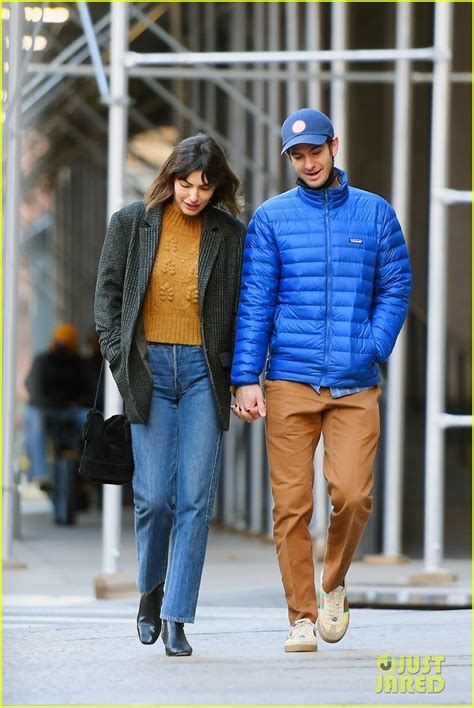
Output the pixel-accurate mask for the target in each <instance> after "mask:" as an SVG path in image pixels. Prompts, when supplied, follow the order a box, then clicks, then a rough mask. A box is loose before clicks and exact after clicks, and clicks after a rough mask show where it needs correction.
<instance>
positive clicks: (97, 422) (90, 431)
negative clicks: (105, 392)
mask: <svg viewBox="0 0 474 708" xmlns="http://www.w3.org/2000/svg"><path fill="white" fill-rule="evenodd" d="M103 370H104V360H102V366H101V368H100V374H99V382H98V384H97V391H96V394H95V400H94V407H93V408H92V410H90V411H89V413H88V414H87V419H86V422H85V423H84V425H83V427H82V431H81V440H82V442H83V445H84V446H83V449H82V455H81V460H80V463H79V474H80V475H81V477H83V478H84V479H85V480H87V481H88V482H96V483H97V484H127V483H128V482H131V480H132V477H133V469H134V463H133V453H132V435H131V430H130V422H129V421H128V420H127V417H126V416H125V415H113V416H112V417H111V418H107V420H104V416H103V415H102V413H101V412H100V411H99V410H97V407H96V406H97V398H98V395H99V389H100V382H101V380H102V372H103Z"/></svg>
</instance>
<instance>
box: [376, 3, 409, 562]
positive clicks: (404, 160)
mask: <svg viewBox="0 0 474 708" xmlns="http://www.w3.org/2000/svg"><path fill="white" fill-rule="evenodd" d="M412 19H413V7H412V5H411V4H410V3H397V29H396V45H397V49H408V48H409V47H410V44H411V34H412ZM410 75H411V66H410V61H409V60H408V59H398V60H397V62H396V66H395V83H394V98H393V101H394V108H393V158H392V165H393V167H392V203H393V206H394V208H395V211H396V213H397V216H398V219H399V221H400V223H401V226H402V228H403V231H404V233H405V238H406V241H407V243H408V241H409V238H408V233H407V228H408V220H409V212H408V210H409V194H410V179H409V175H410V137H411V136H410V125H411V120H412V115H411V113H412V110H411V107H412V101H411V79H410ZM406 349H407V341H406V329H405V328H403V329H402V331H401V332H400V335H399V337H398V340H397V344H396V345H395V349H394V351H393V353H392V356H391V357H390V359H389V362H388V382H387V409H386V442H385V464H384V469H385V487H384V507H383V508H384V514H383V555H384V556H385V557H386V558H387V559H389V558H390V559H392V560H394V561H396V560H404V558H403V556H402V555H401V552H402V518H403V504H402V492H403V451H404V449H405V445H404V438H405V436H404V427H403V421H404V403H405V379H406V377H405V371H406Z"/></svg>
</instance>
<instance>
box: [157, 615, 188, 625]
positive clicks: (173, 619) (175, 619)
mask: <svg viewBox="0 0 474 708" xmlns="http://www.w3.org/2000/svg"><path fill="white" fill-rule="evenodd" d="M160 617H161V619H162V620H167V621H168V622H181V623H182V624H194V617H188V618H186V617H170V616H169V615H166V616H164V615H160Z"/></svg>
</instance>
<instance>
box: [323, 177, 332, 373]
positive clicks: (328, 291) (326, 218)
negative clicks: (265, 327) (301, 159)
mask: <svg viewBox="0 0 474 708" xmlns="http://www.w3.org/2000/svg"><path fill="white" fill-rule="evenodd" d="M324 221H325V225H326V254H327V255H326V257H327V269H326V341H325V344H324V371H323V381H324V378H325V376H326V372H327V360H328V352H329V337H330V324H329V315H330V312H331V284H332V283H331V281H332V258H331V231H330V228H329V204H328V190H327V189H326V190H325V193H324ZM323 385H324V384H323Z"/></svg>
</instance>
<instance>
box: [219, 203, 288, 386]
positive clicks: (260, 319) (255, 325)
mask: <svg viewBox="0 0 474 708" xmlns="http://www.w3.org/2000/svg"><path fill="white" fill-rule="evenodd" d="M279 277H280V259H279V254H278V250H277V247H276V244H275V240H274V235H273V231H272V229H271V226H270V225H269V224H268V222H267V219H266V215H265V212H264V210H263V209H262V208H261V207H260V209H258V210H257V211H256V212H255V214H254V216H253V218H252V220H251V222H250V224H249V227H248V231H247V236H246V238H245V245H244V256H243V266H242V280H241V290H240V301H239V307H238V314H237V328H236V337H235V348H234V358H233V364H232V373H231V379H232V383H233V384H234V385H235V386H244V385H247V384H254V383H258V379H259V375H260V373H261V372H262V370H263V367H264V365H265V359H266V355H267V349H268V345H269V341H270V335H271V332H272V325H273V318H274V313H275V305H276V297H277V292H278V281H279Z"/></svg>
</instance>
